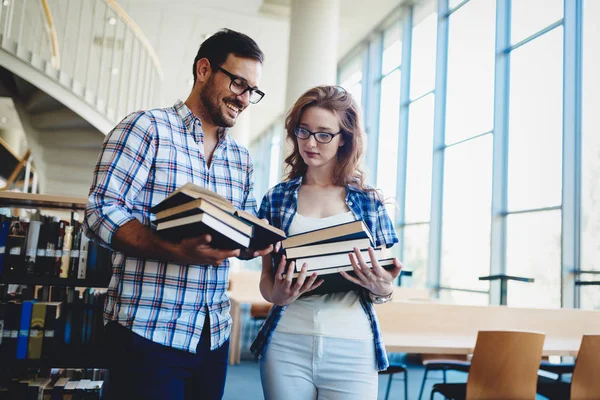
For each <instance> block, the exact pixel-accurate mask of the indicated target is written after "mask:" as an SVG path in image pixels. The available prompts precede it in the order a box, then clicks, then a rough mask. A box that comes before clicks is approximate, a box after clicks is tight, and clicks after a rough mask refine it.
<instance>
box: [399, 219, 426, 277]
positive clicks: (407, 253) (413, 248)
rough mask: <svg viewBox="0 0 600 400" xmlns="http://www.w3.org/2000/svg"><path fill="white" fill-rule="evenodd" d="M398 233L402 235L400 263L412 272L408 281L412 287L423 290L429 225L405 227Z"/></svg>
mask: <svg viewBox="0 0 600 400" xmlns="http://www.w3.org/2000/svg"><path fill="white" fill-rule="evenodd" d="M399 233H400V234H402V235H404V254H403V255H402V256H401V261H402V263H403V264H404V268H405V269H407V270H409V271H412V272H413V275H412V277H411V279H410V281H411V283H412V286H414V287H423V288H424V287H426V285H427V263H428V260H429V224H420V225H406V226H404V228H403V229H402V231H401V232H399Z"/></svg>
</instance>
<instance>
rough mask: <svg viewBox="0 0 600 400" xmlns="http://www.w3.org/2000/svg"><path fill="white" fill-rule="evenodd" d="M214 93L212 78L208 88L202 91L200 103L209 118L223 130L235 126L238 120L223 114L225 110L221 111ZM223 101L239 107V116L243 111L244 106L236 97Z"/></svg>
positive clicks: (207, 85) (205, 87)
mask: <svg viewBox="0 0 600 400" xmlns="http://www.w3.org/2000/svg"><path fill="white" fill-rule="evenodd" d="M214 93H215V90H214V88H213V80H212V77H211V78H210V80H209V81H208V82H207V84H206V86H204V87H203V88H202V89H201V90H200V101H201V102H202V104H203V105H204V107H205V108H206V112H207V113H208V116H209V117H210V119H211V120H212V122H213V123H214V124H215V125H216V126H220V127H223V128H231V127H232V126H233V125H235V121H236V119H237V118H231V117H229V116H227V115H225V114H224V113H223V110H222V109H221V107H219V104H218V100H217V99H216V96H215V95H214ZM223 101H227V102H229V103H231V104H232V105H233V106H235V107H237V108H238V110H240V111H239V112H238V115H239V113H240V112H241V111H242V108H243V106H242V105H241V104H240V102H239V101H237V100H236V99H235V97H233V98H229V97H227V98H224V99H223Z"/></svg>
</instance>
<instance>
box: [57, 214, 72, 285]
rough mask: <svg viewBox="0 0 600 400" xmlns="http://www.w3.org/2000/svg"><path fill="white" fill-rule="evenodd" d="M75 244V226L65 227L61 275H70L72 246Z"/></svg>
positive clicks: (64, 276)
mask: <svg viewBox="0 0 600 400" xmlns="http://www.w3.org/2000/svg"><path fill="white" fill-rule="evenodd" d="M72 245H73V226H72V225H70V226H66V227H65V237H64V239H63V247H62V256H61V262H60V277H61V278H68V277H69V261H70V260H71V246H72Z"/></svg>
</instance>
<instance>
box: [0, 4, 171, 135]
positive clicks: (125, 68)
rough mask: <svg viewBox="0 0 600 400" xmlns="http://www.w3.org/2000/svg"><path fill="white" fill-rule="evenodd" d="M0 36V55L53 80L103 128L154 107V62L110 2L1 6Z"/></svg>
mask: <svg viewBox="0 0 600 400" xmlns="http://www.w3.org/2000/svg"><path fill="white" fill-rule="evenodd" d="M0 36H1V40H0V51H4V52H7V53H11V54H13V55H14V56H16V57H18V58H19V59H20V60H21V61H25V62H26V63H29V64H30V65H31V66H33V67H35V68H36V69H38V70H39V71H40V72H42V73H43V74H45V75H46V76H48V78H49V79H52V80H54V81H57V82H58V83H59V84H60V85H62V86H63V87H65V88H66V89H68V90H70V91H71V92H72V93H73V94H75V95H76V96H77V97H79V98H81V99H82V101H84V102H86V103H87V104H88V105H89V106H91V107H93V108H95V109H96V111H97V112H98V113H99V114H100V115H102V116H104V117H105V118H106V122H107V123H109V122H110V123H111V124H112V123H115V122H117V121H118V120H120V119H122V118H123V117H124V116H125V115H126V114H128V113H130V112H132V111H135V110H139V109H145V108H150V107H154V106H157V105H158V104H160V99H159V95H160V88H161V85H160V82H161V81H162V76H163V73H162V68H161V66H160V61H159V58H158V56H157V54H156V52H155V51H154V49H153V48H152V46H151V45H150V42H149V41H148V39H147V38H146V36H145V35H144V34H143V32H142V30H141V29H140V27H139V26H138V25H137V24H136V23H135V22H134V21H133V19H132V18H131V17H130V16H129V15H128V14H127V13H126V12H125V11H124V10H123V9H122V8H121V6H120V5H119V4H117V1H116V0H62V1H59V0H20V1H15V0H11V1H2V2H0ZM46 36H47V37H46ZM59 100H60V99H59Z"/></svg>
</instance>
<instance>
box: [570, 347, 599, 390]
mask: <svg viewBox="0 0 600 400" xmlns="http://www.w3.org/2000/svg"><path fill="white" fill-rule="evenodd" d="M599 394H600V335H584V336H583V339H582V341H581V347H580V349H579V354H578V355H577V361H575V370H574V371H573V379H572V380H571V400H591V399H597V398H598V396H599Z"/></svg>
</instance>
